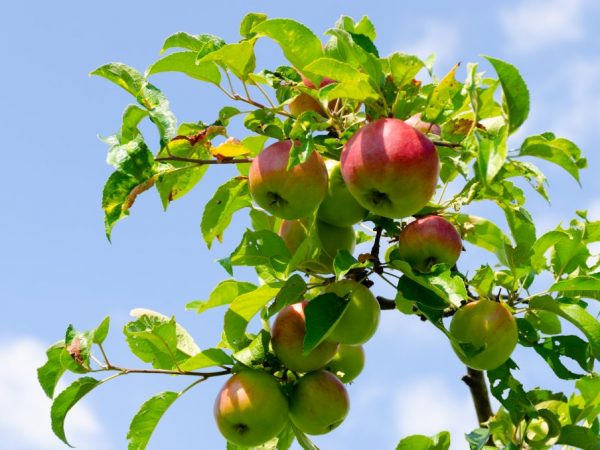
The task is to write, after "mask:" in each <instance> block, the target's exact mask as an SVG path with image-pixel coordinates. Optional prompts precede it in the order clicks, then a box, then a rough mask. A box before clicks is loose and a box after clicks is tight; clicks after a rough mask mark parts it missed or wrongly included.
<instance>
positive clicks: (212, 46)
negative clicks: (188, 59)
mask: <svg viewBox="0 0 600 450" xmlns="http://www.w3.org/2000/svg"><path fill="white" fill-rule="evenodd" d="M224 45H225V41H224V40H223V39H221V38H220V37H217V36H213V35H212V34H198V35H195V36H194V35H191V34H188V33H185V32H181V31H180V32H178V33H175V34H172V35H171V36H169V37H168V38H167V39H166V40H165V43H164V44H163V47H162V49H161V51H160V52H161V53H163V52H164V51H165V50H167V49H169V48H185V49H187V50H192V51H194V52H196V54H197V56H198V57H200V56H204V55H206V54H208V53H210V52H214V51H215V50H217V49H219V48H221V47H223V46H224Z"/></svg>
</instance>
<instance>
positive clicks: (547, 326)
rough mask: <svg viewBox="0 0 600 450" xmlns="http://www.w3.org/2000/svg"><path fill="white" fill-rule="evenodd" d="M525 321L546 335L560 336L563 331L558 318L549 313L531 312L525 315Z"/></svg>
mask: <svg viewBox="0 0 600 450" xmlns="http://www.w3.org/2000/svg"><path fill="white" fill-rule="evenodd" d="M525 319H527V321H528V322H529V323H531V324H532V325H533V326H534V327H535V328H536V329H538V330H540V331H541V332H542V333H545V334H558V333H560V332H561V329H562V326H561V324H560V319H559V318H558V316H557V315H556V314H554V313H552V312H549V311H533V310H529V311H527V312H526V313H525Z"/></svg>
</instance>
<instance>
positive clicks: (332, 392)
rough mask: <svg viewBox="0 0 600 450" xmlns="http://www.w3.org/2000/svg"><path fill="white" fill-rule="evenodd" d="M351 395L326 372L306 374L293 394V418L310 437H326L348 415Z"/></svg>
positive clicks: (296, 424) (333, 376) (291, 416)
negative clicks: (321, 435)
mask: <svg viewBox="0 0 600 450" xmlns="http://www.w3.org/2000/svg"><path fill="white" fill-rule="evenodd" d="M349 409H350V399H349V398H348V392H347V391H346V388H345V387H344V385H343V384H342V382H341V381H340V380H338V379H337V377H336V376H335V375H333V374H331V373H329V372H327V371H325V370H319V371H317V372H311V373H307V374H306V375H304V376H303V377H302V378H300V380H299V381H298V382H297V383H296V385H295V386H294V388H293V390H292V393H291V395H290V419H291V420H292V423H293V424H294V425H295V426H296V427H298V428H299V429H300V430H301V431H303V432H304V433H306V434H313V435H314V434H325V433H329V432H330V431H331V430H333V429H334V428H337V427H338V426H339V425H340V424H341V423H342V422H343V421H344V419H345V418H346V416H347V415H348V411H349Z"/></svg>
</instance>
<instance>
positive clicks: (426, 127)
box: [405, 113, 442, 136]
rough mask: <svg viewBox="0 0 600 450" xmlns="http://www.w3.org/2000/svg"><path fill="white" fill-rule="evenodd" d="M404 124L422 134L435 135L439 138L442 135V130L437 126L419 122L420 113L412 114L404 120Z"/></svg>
mask: <svg viewBox="0 0 600 450" xmlns="http://www.w3.org/2000/svg"><path fill="white" fill-rule="evenodd" d="M405 123H407V124H408V125H410V126H411V127H413V128H416V129H417V130H419V131H420V132H421V133H423V134H436V135H438V136H441V134H442V129H441V128H440V126H439V125H437V124H435V123H429V122H424V121H423V120H421V113H417V114H413V115H412V116H410V117H409V118H408V119H406V121H405Z"/></svg>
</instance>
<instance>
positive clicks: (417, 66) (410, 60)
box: [388, 53, 425, 89]
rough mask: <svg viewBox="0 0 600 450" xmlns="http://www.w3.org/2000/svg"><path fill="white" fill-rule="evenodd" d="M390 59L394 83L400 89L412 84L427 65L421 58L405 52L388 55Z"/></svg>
mask: <svg viewBox="0 0 600 450" xmlns="http://www.w3.org/2000/svg"><path fill="white" fill-rule="evenodd" d="M388 61H389V65H390V72H391V75H392V79H393V80H394V85H395V86H396V87H397V88H398V89H401V88H402V87H404V86H405V85H407V84H410V83H411V82H412V80H413V79H414V78H415V77H416V76H417V74H418V73H419V72H420V71H421V69H423V67H425V65H424V64H423V61H421V60H420V59H419V58H417V57H416V56H414V55H407V54H405V53H393V54H391V55H390V56H389V57H388Z"/></svg>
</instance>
